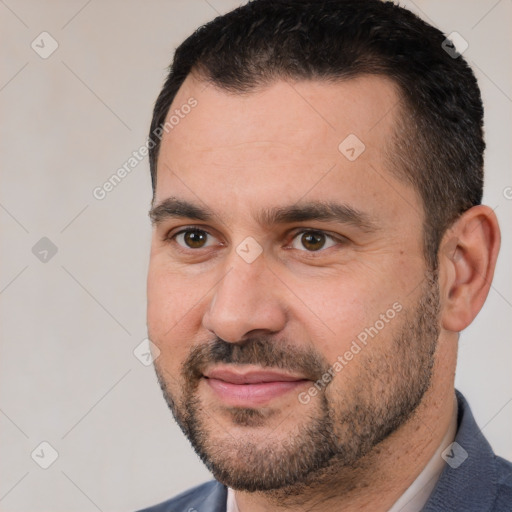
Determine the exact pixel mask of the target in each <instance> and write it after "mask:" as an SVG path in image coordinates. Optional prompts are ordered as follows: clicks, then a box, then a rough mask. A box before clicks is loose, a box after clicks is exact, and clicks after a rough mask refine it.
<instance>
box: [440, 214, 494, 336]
mask: <svg viewBox="0 0 512 512" xmlns="http://www.w3.org/2000/svg"><path fill="white" fill-rule="evenodd" d="M499 248H500V229H499V225H498V220H497V218H496V215H495V213H494V211H493V210H492V209H491V208H489V207H488V206H484V205H479V206H474V207H473V208H470V209H469V210H467V211H466V212H464V214H462V215H461V217H460V218H459V219H458V220H457V221H456V222H455V223H454V224H453V226H452V227H451V228H450V229H449V230H448V231H447V233H446V234H445V236H444V237H443V240H442V242H441V246H440V249H439V268H440V276H441V277H440V287H441V295H442V298H443V308H442V313H441V324H442V327H443V328H444V329H447V330H449V331H454V332H460V331H462V330H463V329H465V328H466V327H467V326H468V325H469V324H470V323H471V322H472V321H473V319H474V318H475V317H476V315H477V314H478V312H479V311H480V309H481V308H482V306H483V304H484V302H485V299H486V298H487V295H488V293H489V289H490V287H491V282H492V278H493V275H494V269H495V267H496V260H497V257H498V252H499Z"/></svg>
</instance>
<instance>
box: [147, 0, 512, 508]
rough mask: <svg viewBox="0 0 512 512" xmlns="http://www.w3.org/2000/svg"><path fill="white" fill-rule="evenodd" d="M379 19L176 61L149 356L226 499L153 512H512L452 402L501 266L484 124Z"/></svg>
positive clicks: (457, 68)
mask: <svg viewBox="0 0 512 512" xmlns="http://www.w3.org/2000/svg"><path fill="white" fill-rule="evenodd" d="M445 39H446V38H445V36H443V34H441V32H439V31H438V30H437V29H435V28H433V27H431V26H429V25H428V24H426V23H425V22H423V21H421V20H420V19H419V18H417V17H416V16H414V15H413V14H412V13H410V12H409V11H407V10H405V9H403V8H400V7H398V6H396V5H394V4H393V3H384V2H380V1H378V0H365V1H360V0H358V1H355V0H346V1H343V0H337V1H327V2H318V1H297V0H293V1H292V0H278V1H266V0H256V1H254V2H251V3H249V4H247V5H244V6H242V7H240V8H238V9H236V10H234V11H233V12H230V13H228V14H226V15H224V16H221V17H218V18H216V19H215V20H213V21H212V22H211V23H208V24H207V25H205V26H203V27H201V28H200V29H199V30H198V31H196V32H195V33H194V34H193V35H192V36H190V37H189V38H188V39H187V40H186V41H185V42H184V43H183V44H182V45H181V46H180V47H179V48H178V49H177V51H176V54H175V57H174V62H173V65H172V67H171V70H170V74H169V77H168V79H167V81H166V83H165V85H164V87H163V90H162V92H161V93H160V96H159V98H158V100H157V102H156V106H155V110H154V114H153V121H152V125H151V134H150V141H151V144H150V147H151V153H150V165H151V173H152V181H153V189H154V197H153V203H152V209H151V212H150V216H151V219H152V222H153V225H154V231H153V240H152V247H151V260H150V268H149V276H148V330H149V338H150V340H151V341H152V343H153V344H154V346H155V347H157V349H158V351H157V350H155V352H157V353H158V354H159V356H158V357H156V358H155V369H156V372H157V376H158V379H159V382H160V385H161V387H162V390H163V393H164V396H165V399H166V401H167V402H168V404H169V407H170V408H171V410H172V412H173V414H174V416H175V418H176V420H177V422H178V424H179V425H180V427H181V428H182V430H183V432H184V433H185V434H186V436H187V437H188V438H189V440H190V442H191V443H192V446H193V447H194V449H195V450H196V451H197V453H198V454H199V456H200V457H201V459H202V460H203V462H204V463H205V464H206V466H207V467H208V468H209V470H211V472H212V473H213V475H214V477H215V479H216V481H213V482H210V483H207V484H204V485H202V486H200V487H197V488H195V489H192V490H190V491H187V492H185V493H183V494H182V495H180V496H178V497H177V498H174V499H171V500H170V501H168V502H165V503H162V504H160V505H157V506H155V507H153V508H150V509H147V510H148V511H153V512H157V511H158V512H162V511H178V510H188V511H193V510H197V511H199V512H206V511H226V510H227V511H228V512H235V511H237V510H239V511H240V512H256V511H263V510H283V511H286V510H304V511H306V510H307V511H317V510H322V511H326V510H343V511H355V510H369V511H389V510H392V511H393V512H396V511H399V510H400V511H402V512H405V511H419V510H424V511H464V512H468V511H484V510H485V511H491V510H492V511H505V510H512V479H511V474H512V466H511V464H510V463H509V462H507V461H505V460H503V459H501V458H499V457H496V456H495V455H494V453H493V452H492V450H491V448H490V446H489V444H488V443H487V441H486V440H485V438H484V437H483V435H482V433H481V432H480V431H479V428H478V427H477V425H476V423H475V421H474V419H473V417H472V415H471V411H470V409H469V406H468V404H467V403H466V401H465V400H464V398H463V397H462V395H461V394H460V393H456V392H455V390H454V375H455V366H456V356H457V341H458V336H459V332H460V331H461V330H463V329H464V328H466V327H467V326H468V325H469V324H470V323H471V322H472V320H473V319H474V317H475V316H476V314H477V313H478V311H479V310H480V308H481V307H482V305H483V303H484V301H485V299H486V297H487V294H488V291H489V287H490V284H491V280H492V276H493V272H494V267H495V263H496V258H497V254H498V250H499V244H500V232H499V227H498V223H497V219H496V217H495V215H494V213H493V211H492V210H491V209H490V208H488V207H487V206H483V205H481V199H482V181H483V151H484V146H485V144H484V141H483V136H482V119H483V108H482V103H481V98H480V92H479V89H478V86H477V83H476V80H475V78H474V75H473V73H472V71H471V70H470V68H469V67H468V65H467V64H466V62H465V61H464V60H463V59H462V57H461V56H460V55H458V54H457V53H456V50H455V49H454V46H453V45H451V44H449V45H447V44H446V42H445Z"/></svg>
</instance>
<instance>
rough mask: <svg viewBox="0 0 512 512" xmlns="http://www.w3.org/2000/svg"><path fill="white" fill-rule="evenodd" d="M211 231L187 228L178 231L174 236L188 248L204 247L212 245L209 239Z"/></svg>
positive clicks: (180, 243)
mask: <svg viewBox="0 0 512 512" xmlns="http://www.w3.org/2000/svg"><path fill="white" fill-rule="evenodd" d="M208 236H209V233H207V232H206V231H203V230H202V229H185V230H183V231H180V232H179V233H176V235H174V238H175V239H176V242H177V243H178V244H179V245H181V246H182V247H185V248H188V249H202V248H203V247H208V246H209V245H211V244H210V243H209V241H208Z"/></svg>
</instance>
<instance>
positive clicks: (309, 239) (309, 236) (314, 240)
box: [300, 231, 325, 251]
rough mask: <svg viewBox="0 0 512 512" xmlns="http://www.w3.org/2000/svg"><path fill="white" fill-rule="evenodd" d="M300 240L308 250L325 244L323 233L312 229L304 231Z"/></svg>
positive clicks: (313, 249) (317, 248)
mask: <svg viewBox="0 0 512 512" xmlns="http://www.w3.org/2000/svg"><path fill="white" fill-rule="evenodd" d="M300 240H301V242H302V245H303V246H304V247H305V248H306V249H307V250H308V251H318V250H320V249H321V248H322V247H323V246H324V245H325V235H324V234H323V233H315V232H313V231H311V232H309V233H304V234H303V235H302V237H301V239H300Z"/></svg>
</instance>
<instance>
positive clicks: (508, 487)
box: [493, 457, 512, 512]
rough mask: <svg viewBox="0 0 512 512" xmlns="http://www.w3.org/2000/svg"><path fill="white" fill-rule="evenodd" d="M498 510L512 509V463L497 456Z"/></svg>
mask: <svg viewBox="0 0 512 512" xmlns="http://www.w3.org/2000/svg"><path fill="white" fill-rule="evenodd" d="M496 476H497V478H496V480H497V482H496V485H497V493H496V501H495V503H494V509H493V510H495V511H496V512H501V511H503V512H505V511H509V510H511V509H512V463H511V462H509V461H508V460H505V459H503V458H501V457H496Z"/></svg>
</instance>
